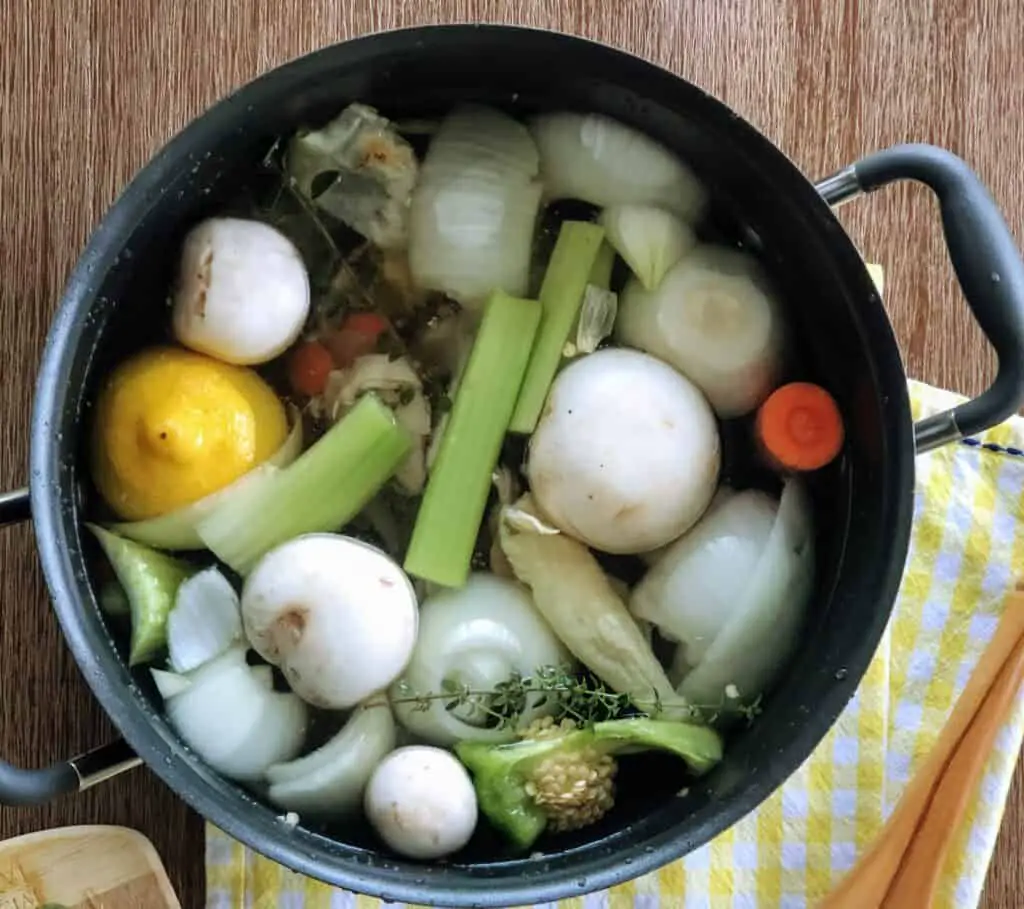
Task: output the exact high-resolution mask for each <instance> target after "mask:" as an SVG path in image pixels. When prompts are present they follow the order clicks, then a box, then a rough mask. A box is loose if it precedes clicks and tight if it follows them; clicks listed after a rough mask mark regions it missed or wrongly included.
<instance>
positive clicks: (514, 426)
mask: <svg viewBox="0 0 1024 909" xmlns="http://www.w3.org/2000/svg"><path fill="white" fill-rule="evenodd" d="M603 241H604V228H603V227H601V226H600V225H598V224H591V223H589V222H586V221H565V222H563V224H562V228H561V230H560V231H559V233H558V242H556V243H555V250H554V252H553V253H552V254H551V261H550V262H548V268H547V271H546V272H545V273H544V280H543V282H542V283H541V287H540V303H541V309H542V311H543V315H542V317H541V324H540V330H539V331H538V332H537V343H536V344H534V347H533V352H532V354H531V355H530V365H529V367H528V368H527V370H526V376H525V378H524V379H523V385H522V388H521V389H520V391H519V399H518V400H517V401H516V408H515V411H514V413H513V415H512V422H511V424H510V426H509V429H510V430H511V431H512V432H520V433H531V432H533V430H534V428H535V427H536V426H537V420H538V419H539V418H540V412H541V409H542V408H543V407H544V401H545V400H546V398H547V396H548V389H549V388H550V387H551V381H552V380H553V379H554V377H555V373H556V372H557V371H558V364H559V363H560V362H561V360H562V350H563V348H564V347H565V342H566V341H567V340H568V338H569V332H570V331H572V327H573V325H574V324H575V322H576V316H577V314H578V313H579V309H580V304H581V303H582V302H583V292H584V290H586V287H587V281H588V279H589V277H590V272H591V269H592V268H593V265H594V261H595V259H596V258H597V255H598V251H599V250H600V248H601V244H602V242H603Z"/></svg>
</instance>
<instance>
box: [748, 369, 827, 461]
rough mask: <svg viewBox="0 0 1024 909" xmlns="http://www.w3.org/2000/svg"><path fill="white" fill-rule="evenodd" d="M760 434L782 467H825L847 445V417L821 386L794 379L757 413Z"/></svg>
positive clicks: (772, 395) (774, 394)
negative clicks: (844, 425)
mask: <svg viewBox="0 0 1024 909" xmlns="http://www.w3.org/2000/svg"><path fill="white" fill-rule="evenodd" d="M756 431H757V437H758V440H759V441H760V443H761V445H762V446H764V449H765V451H766V452H767V453H768V455H769V457H771V458H772V459H773V460H774V461H776V462H777V463H778V464H779V465H780V466H781V467H782V468H784V469H787V470H796V471H805V470H817V469H818V468H819V467H824V466H825V465H826V464H828V463H829V461H831V460H832V459H833V458H835V456H836V455H838V454H839V451H840V449H841V448H842V447H843V434H844V433H843V418H842V417H841V416H840V414H839V408H838V406H836V402H835V400H834V399H833V398H832V396H831V395H830V394H829V393H828V392H827V391H825V389H824V388H822V387H821V386H820V385H814V384H812V383H810V382H791V383H790V384H788V385H783V386H782V387H781V388H778V389H776V390H775V391H774V392H772V394H771V395H770V396H769V397H768V400H767V401H765V402H764V404H762V405H761V409H760V410H759V411H758V414H757V429H756Z"/></svg>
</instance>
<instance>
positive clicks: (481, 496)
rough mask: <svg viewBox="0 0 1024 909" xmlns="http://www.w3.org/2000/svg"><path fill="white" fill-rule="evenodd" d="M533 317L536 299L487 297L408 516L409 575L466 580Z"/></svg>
mask: <svg viewBox="0 0 1024 909" xmlns="http://www.w3.org/2000/svg"><path fill="white" fill-rule="evenodd" d="M540 320H541V308H540V304H539V303H538V302H537V301H536V300H520V299H517V298H515V297H510V296H509V295H508V294H506V293H503V292H501V291H498V292H496V293H494V294H493V295H492V296H491V298H490V300H489V301H488V303H487V307H486V309H485V311H484V317H483V320H482V322H481V324H480V329H479V331H478V332H477V336H476V340H475V341H474V342H473V349H472V351H471V353H470V355H469V361H468V362H467V364H466V368H465V371H464V372H463V373H462V378H461V380H460V382H459V388H458V392H457V393H456V395H455V400H454V401H453V403H452V409H451V411H450V413H449V415H448V423H447V426H446V427H445V429H444V435H443V437H442V438H441V442H440V445H439V447H438V450H437V458H436V459H435V460H434V463H433V466H432V468H431V471H430V478H429V479H428V480H427V488H426V490H425V491H424V493H423V501H422V503H421V504H420V509H419V512H418V514H417V515H416V524H415V526H414V527H413V532H412V539H411V540H410V541H409V550H408V552H407V553H406V557H405V565H404V567H405V570H406V571H407V572H408V573H409V574H413V575H415V576H416V577H418V578H422V579H423V580H425V581H433V582H434V583H435V584H441V585H442V586H444V587H461V586H462V585H463V584H465V583H466V578H467V577H468V575H469V568H470V561H471V559H472V557H473V548H474V547H475V545H476V540H477V535H478V534H479V532H480V525H481V522H482V521H483V517H484V510H485V509H486V506H487V496H488V494H489V493H490V489H491V474H492V473H493V471H494V466H495V464H497V462H498V456H499V454H500V453H501V443H502V441H503V439H504V438H505V433H506V431H507V430H508V425H509V419H510V418H511V416H512V410H513V408H514V407H515V403H516V396H517V395H518V393H519V388H520V385H521V384H522V381H523V376H524V374H525V372H526V367H527V363H528V362H529V359H530V350H531V348H532V347H533V341H534V336H535V335H536V333H537V326H538V325H539V324H540Z"/></svg>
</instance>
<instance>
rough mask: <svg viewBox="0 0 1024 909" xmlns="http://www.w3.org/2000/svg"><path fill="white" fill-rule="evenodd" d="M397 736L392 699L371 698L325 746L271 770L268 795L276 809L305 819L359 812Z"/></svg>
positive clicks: (357, 709) (392, 748) (268, 779)
mask: <svg viewBox="0 0 1024 909" xmlns="http://www.w3.org/2000/svg"><path fill="white" fill-rule="evenodd" d="M395 736H396V733H395V720H394V717H393V716H392V714H391V708H390V707H389V706H388V703H387V699H386V698H384V697H378V698H376V699H373V698H371V699H370V700H368V701H366V702H365V703H364V704H363V705H361V706H360V707H357V708H356V709H355V711H354V712H353V713H352V715H351V716H350V717H349V719H348V721H347V722H346V723H345V725H344V726H343V727H342V728H341V730H340V731H339V732H338V733H337V735H335V736H334V737H333V738H332V739H331V740H330V741H329V742H327V744H326V745H323V746H321V747H320V748H317V749H316V751H312V752H310V753H309V754H307V755H304V756H303V757H301V758H298V759H297V760H294V761H290V762H288V763H285V764H274V765H273V766H271V767H268V768H267V782H269V783H270V789H269V791H268V792H267V795H268V797H269V798H270V801H272V802H273V803H274V804H275V805H278V806H280V807H281V808H284V809H286V810H288V811H297V812H298V813H299V814H303V815H325V814H329V815H332V816H338V815H343V814H347V813H348V812H350V811H352V810H353V809H356V808H358V807H359V805H360V803H361V802H362V798H363V791H364V790H365V789H366V784H367V783H368V782H369V780H370V777H371V776H372V775H373V771H374V770H376V769H377V765H378V764H379V763H380V762H381V760H382V759H383V758H384V756H385V755H387V754H388V753H389V752H391V751H393V750H394V748H395Z"/></svg>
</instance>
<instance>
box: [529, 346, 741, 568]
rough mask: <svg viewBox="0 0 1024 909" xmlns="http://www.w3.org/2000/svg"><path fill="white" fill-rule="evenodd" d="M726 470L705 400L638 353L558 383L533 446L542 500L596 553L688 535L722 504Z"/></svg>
mask: <svg viewBox="0 0 1024 909" xmlns="http://www.w3.org/2000/svg"><path fill="white" fill-rule="evenodd" d="M720 462H721V451H720V442H719V436H718V427H717V424H716V422H715V417H714V414H713V412H712V410H711V407H710V405H709V404H708V402H707V399H706V398H705V397H704V395H703V394H701V392H700V390H699V389H698V388H697V387H696V386H695V385H694V384H693V383H692V382H690V381H689V380H688V379H686V378H685V377H684V376H682V375H680V374H679V373H678V372H676V371H675V370H674V369H672V368H671V367H670V366H667V365H666V364H665V363H662V362H661V361H660V360H657V359H655V358H654V357H652V356H650V355H648V354H645V353H640V352H639V351H633V350H624V349H614V348H609V349H605V350H599V351H597V352H596V353H592V354H589V355H588V356H586V357H583V358H582V359H580V360H577V361H576V362H574V363H573V364H571V365H570V366H568V367H567V368H566V369H565V370H564V371H563V372H561V373H560V374H559V376H558V377H557V378H556V379H555V381H554V383H553V384H552V386H551V392H550V395H549V397H548V401H547V404H546V405H545V408H544V412H543V414H542V415H541V419H540V422H539V424H538V426H537V429H536V431H535V432H534V434H533V438H532V439H531V441H530V453H529V463H528V465H527V473H528V475H529V479H530V488H531V490H532V492H533V496H534V500H535V501H536V502H537V505H538V506H539V507H540V509H541V510H542V511H543V513H544V514H545V516H546V517H547V518H548V519H549V520H550V521H551V523H553V524H554V525H556V526H557V527H558V528H559V529H560V530H562V531H564V532H565V533H567V534H569V535H570V536H573V537H576V538H577V539H579V540H581V541H582V542H584V543H586V544H587V545H589V546H592V547H594V548H595V549H598V550H602V551H604V552H611V553H638V552H645V551H648V550H651V549H656V548H657V547H659V546H663V545H664V544H665V543H668V542H670V541H671V540H674V539H675V538H676V537H678V536H680V535H681V534H683V533H685V532H686V531H687V530H688V529H689V528H690V527H691V526H692V525H693V524H694V522H696V520H697V519H698V518H699V517H700V516H701V514H703V512H704V510H705V508H707V505H708V503H709V502H710V501H711V497H712V496H713V495H714V492H715V487H716V484H717V480H718V471H719V467H720Z"/></svg>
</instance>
